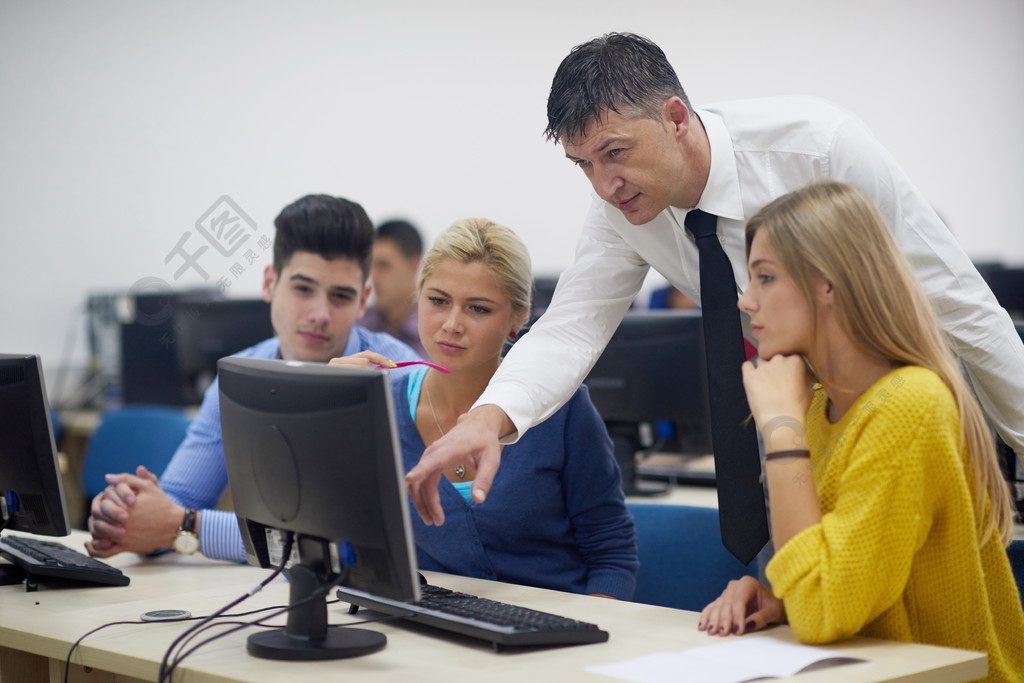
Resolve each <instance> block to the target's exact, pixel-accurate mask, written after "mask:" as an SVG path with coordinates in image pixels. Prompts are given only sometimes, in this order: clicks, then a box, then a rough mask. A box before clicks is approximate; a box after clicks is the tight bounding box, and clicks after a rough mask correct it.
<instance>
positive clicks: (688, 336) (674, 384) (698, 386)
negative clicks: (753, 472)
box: [585, 310, 712, 494]
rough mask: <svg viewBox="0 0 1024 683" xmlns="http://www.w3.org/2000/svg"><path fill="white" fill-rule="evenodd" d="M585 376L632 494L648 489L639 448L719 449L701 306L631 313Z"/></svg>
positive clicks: (699, 451) (701, 452) (696, 452)
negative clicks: (639, 476)
mask: <svg viewBox="0 0 1024 683" xmlns="http://www.w3.org/2000/svg"><path fill="white" fill-rule="evenodd" d="M585 383H586V385H587V387H588V388H589V390H590V397H591V399H592V400H593V402H594V405H595V407H596V408H597V412H598V413H600V414H601V417H602V419H603V420H604V422H605V425H606V426H607V427H608V432H609V434H610V435H611V437H612V442H613V444H614V447H615V457H616V460H618V462H619V467H620V468H621V469H622V482H623V488H624V489H625V490H626V493H627V494H636V493H643V491H642V490H641V489H642V487H640V486H639V484H638V482H637V481H636V459H635V458H636V453H637V452H639V451H642V450H645V449H647V450H651V449H656V450H664V451H672V452H679V453H685V454H690V455H707V454H710V453H711V452H712V448H711V428H710V421H711V417H710V409H709V407H708V386H707V370H706V366H705V361H704V331H703V327H702V325H701V315H700V312H699V311H696V310H664V311H635V312H628V313H626V315H625V317H624V318H623V319H622V322H621V323H620V324H619V327H618V329H616V331H615V334H613V335H612V338H611V340H610V341H609V342H608V346H607V347H605V349H604V352H602V354H601V357H600V358H598V360H597V363H595V364H594V367H593V368H592V369H591V371H590V374H589V375H587V379H586V381H585Z"/></svg>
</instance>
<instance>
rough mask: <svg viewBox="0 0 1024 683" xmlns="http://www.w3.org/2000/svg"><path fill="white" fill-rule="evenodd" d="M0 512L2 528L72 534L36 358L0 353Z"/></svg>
mask: <svg viewBox="0 0 1024 683" xmlns="http://www.w3.org/2000/svg"><path fill="white" fill-rule="evenodd" d="M0 416H2V417H0V494H2V495H0V509H2V513H3V525H4V528H6V529H14V530H17V531H25V532H29V533H33V534H42V535H45V536H66V535H68V534H69V533H71V527H70V525H69V524H68V513H67V506H66V505H65V502H64V487H63V484H62V483H61V477H60V468H59V466H58V464H57V448H56V445H55V444H54V441H53V425H52V424H51V422H50V406H49V402H48V401H47V399H46V388H45V386H44V384H43V368H42V364H41V363H40V361H39V357H38V356H32V355H12V354H0Z"/></svg>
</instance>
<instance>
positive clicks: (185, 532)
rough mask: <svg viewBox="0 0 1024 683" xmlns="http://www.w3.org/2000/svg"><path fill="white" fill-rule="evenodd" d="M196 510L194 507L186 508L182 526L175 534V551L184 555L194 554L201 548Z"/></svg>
mask: <svg viewBox="0 0 1024 683" xmlns="http://www.w3.org/2000/svg"><path fill="white" fill-rule="evenodd" d="M196 514H197V513H196V511H195V510H193V509H192V508H189V509H187V510H185V516H184V517H183V518H182V520H181V527H179V528H178V533H177V534H176V535H175V536H174V552H176V553H181V554H182V555H194V554H195V553H196V551H198V550H199V534H197V533H196Z"/></svg>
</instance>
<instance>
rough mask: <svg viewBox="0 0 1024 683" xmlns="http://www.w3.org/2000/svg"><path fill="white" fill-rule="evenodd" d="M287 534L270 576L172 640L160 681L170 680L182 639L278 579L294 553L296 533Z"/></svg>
mask: <svg viewBox="0 0 1024 683" xmlns="http://www.w3.org/2000/svg"><path fill="white" fill-rule="evenodd" d="M285 535H286V538H285V545H284V552H282V554H281V564H280V565H279V566H278V567H277V568H276V569H275V570H274V572H273V573H272V574H271V575H270V576H268V577H267V578H266V579H264V580H263V581H261V582H260V584H259V585H258V586H256V587H255V588H253V589H251V590H249V591H248V592H247V593H246V594H245V595H242V596H240V597H238V598H236V599H235V600H232V601H231V602H230V603H228V604H227V605H225V606H224V607H222V608H220V609H219V610H217V611H216V612H214V613H213V614H211V615H210V616H208V617H206V619H204V620H203V621H201V622H200V623H199V624H197V625H195V626H193V627H191V628H189V629H186V630H185V632H184V633H182V634H181V635H179V636H178V637H177V638H175V639H174V642H172V643H171V644H170V646H169V647H168V648H167V651H166V652H164V656H163V658H162V659H161V660H160V669H159V671H158V674H157V681H158V682H159V683H163V681H165V680H168V681H169V680H170V675H171V672H170V671H169V670H168V669H167V665H168V661H169V660H170V659H171V658H172V656H173V655H172V653H173V652H174V649H175V648H176V647H178V643H180V642H181V641H182V639H184V638H187V637H188V636H189V635H190V634H191V633H192V632H193V631H195V630H197V629H199V628H201V627H202V626H203V625H204V624H207V623H209V622H210V621H212V620H213V619H215V618H217V617H218V616H220V615H222V614H224V613H225V612H227V611H228V610H229V609H231V608H232V607H234V606H235V605H237V604H239V603H240V602H242V601H244V600H248V599H249V598H250V597H252V596H253V595H255V594H256V593H259V592H260V591H261V590H263V589H264V588H265V587H266V586H267V584H269V583H270V582H271V581H273V580H274V579H276V578H277V576H278V575H279V574H280V573H281V572H282V571H284V568H285V566H286V565H287V564H288V560H289V558H290V557H291V554H292V543H293V541H294V540H295V534H294V533H292V532H291V531H286V532H285ZM179 661H180V660H179ZM171 668H172V669H173V667H171Z"/></svg>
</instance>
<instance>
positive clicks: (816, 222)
mask: <svg viewBox="0 0 1024 683" xmlns="http://www.w3.org/2000/svg"><path fill="white" fill-rule="evenodd" d="M759 233H760V234H762V235H763V236H764V237H765V238H767V241H768V244H769V245H770V246H771V249H772V251H773V252H774V253H775V255H776V256H777V258H778V260H779V263H780V265H781V267H782V268H783V269H784V270H785V271H786V272H787V273H788V274H789V275H790V276H791V277H792V278H793V279H794V281H795V282H796V283H797V285H798V286H799V287H800V289H801V290H802V291H803V293H804V296H805V297H806V298H807V301H808V302H810V303H811V309H812V311H813V310H814V297H813V295H812V289H811V275H812V273H817V274H818V275H820V276H821V277H823V278H824V279H825V280H827V281H828V282H831V283H832V286H833V290H834V292H835V301H836V307H835V308H836V315H837V318H838V321H839V324H840V325H841V326H842V328H843V330H844V332H846V334H848V335H849V336H850V338H851V339H852V340H853V343H855V344H857V345H858V346H859V347H860V348H861V349H862V350H863V351H864V352H865V353H867V354H869V355H870V356H873V357H875V358H878V359H881V360H886V361H890V362H894V363H897V364H900V365H917V366H920V367H923V368H927V369H928V370H931V371H932V372H934V373H935V374H936V375H938V376H939V377H940V378H941V379H942V381H943V382H944V383H945V384H946V386H947V387H949V390H950V391H951V392H952V394H953V398H954V399H955V401H956V404H957V407H958V409H959V412H960V425H961V431H962V439H963V441H962V445H963V446H965V447H966V449H967V452H968V454H969V460H968V462H969V466H970V469H971V472H972V474H973V483H974V491H973V494H974V495H973V499H974V509H975V516H976V519H977V520H978V521H979V533H980V537H981V540H982V542H984V541H986V540H987V539H988V537H989V536H990V535H991V534H992V532H993V531H998V532H999V534H1000V536H1001V537H1002V539H1003V542H1004V544H1009V542H1010V538H1011V534H1012V528H1013V507H1012V501H1011V498H1010V491H1009V487H1008V486H1007V484H1006V482H1005V481H1004V479H1003V475H1002V472H1001V470H1000V468H999V460H998V458H997V456H996V450H995V444H994V442H993V438H992V433H991V431H990V430H989V427H988V425H987V423H986V422H985V417H984V414H983V413H982V411H981V407H980V406H979V405H978V401H977V399H976V398H975V397H974V394H973V392H972V391H971V389H970V386H969V385H968V383H967V380H966V379H965V378H964V376H963V373H962V372H961V370H960V366H959V363H958V361H957V359H956V357H955V356H954V355H953V353H952V351H951V350H950V348H949V346H948V344H947V343H946V339H945V337H944V336H943V333H942V332H941V331H940V328H939V325H938V321H937V319H936V317H935V313H934V311H933V310H932V306H931V304H930V303H929V301H928V299H927V298H926V297H925V295H924V292H923V290H922V289H921V287H920V285H919V284H918V282H917V280H916V279H915V277H914V274H913V272H912V270H911V268H910V264H909V263H908V262H907V260H906V257H904V255H903V253H902V252H901V251H900V250H899V248H898V247H897V246H896V241H895V240H894V239H893V236H892V234H891V233H890V232H889V230H888V228H887V227H886V225H885V222H884V221H883V219H882V217H881V215H880V214H879V213H878V211H877V210H876V209H875V207H874V205H873V204H872V203H871V201H870V200H869V199H868V198H867V196H866V195H865V194H864V193H862V192H861V191H860V190H858V189H857V188H855V187H853V186H852V185H846V184H843V183H838V182H835V181H822V182H817V183H814V184H812V185H809V186H807V187H805V188H803V189H801V190H797V191H795V192H791V193H789V194H787V195H784V196H782V197H779V198H778V199H776V200H775V201H773V202H772V203H770V204H768V205H767V206H765V207H764V208H763V209H761V210H760V211H759V212H758V213H757V214H756V215H755V216H754V217H753V218H751V219H750V221H748V223H747V229H746V244H747V253H748V254H749V253H750V245H751V242H753V239H754V235H756V234H759ZM986 498H987V499H988V500H990V501H991V509H990V511H989V513H988V515H987V517H986V510H985V501H986Z"/></svg>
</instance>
